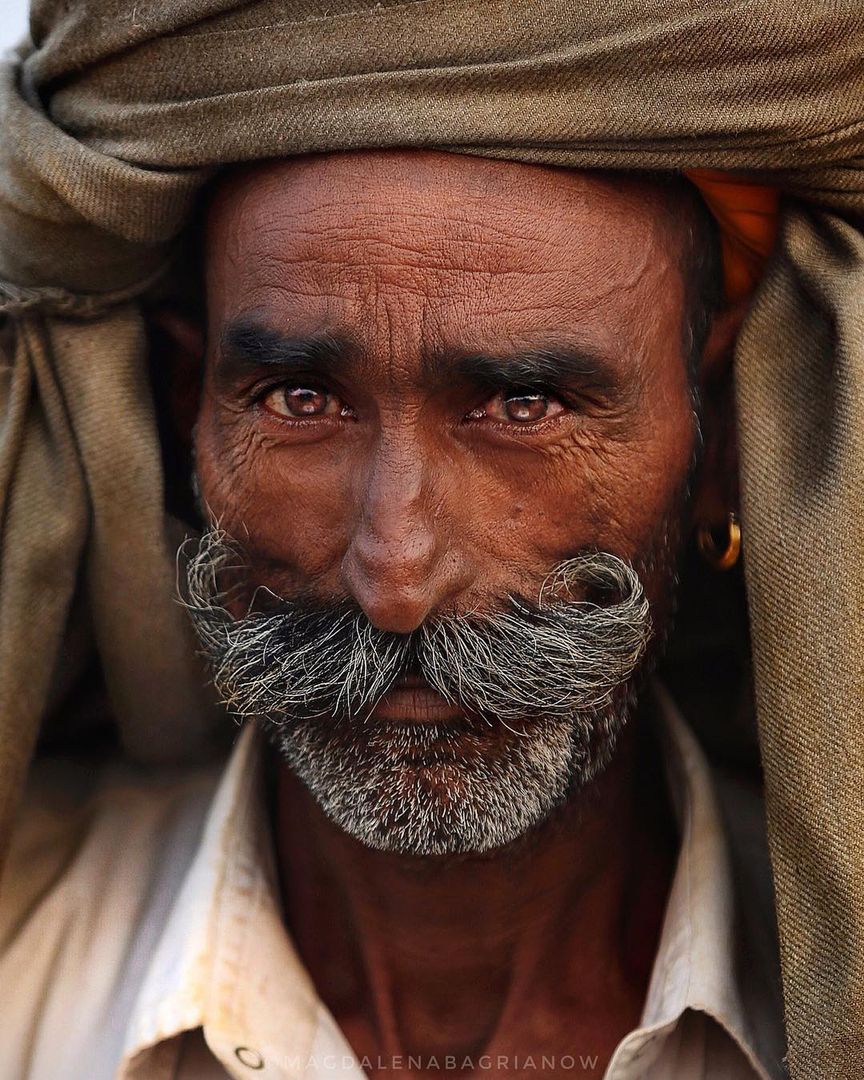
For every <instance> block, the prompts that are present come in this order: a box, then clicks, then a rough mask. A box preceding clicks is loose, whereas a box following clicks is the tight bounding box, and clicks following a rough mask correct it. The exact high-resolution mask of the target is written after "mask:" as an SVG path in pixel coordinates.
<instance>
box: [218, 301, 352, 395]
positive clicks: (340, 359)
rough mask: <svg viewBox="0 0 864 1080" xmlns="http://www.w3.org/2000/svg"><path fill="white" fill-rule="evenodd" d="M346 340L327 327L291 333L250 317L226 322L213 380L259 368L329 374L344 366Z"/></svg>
mask: <svg viewBox="0 0 864 1080" xmlns="http://www.w3.org/2000/svg"><path fill="white" fill-rule="evenodd" d="M349 351H350V344H349V343H348V342H347V341H346V340H345V339H344V338H340V337H337V336H336V335H335V334H332V333H330V332H328V331H321V332H318V333H314V334H304V335H300V336H296V337H295V336H292V335H290V334H283V333H281V332H280V331H279V330H274V329H272V328H271V327H269V326H265V325H264V324H262V323H260V322H257V321H256V320H254V319H250V318H248V317H243V318H239V319H234V320H233V321H232V322H230V323H228V325H227V326H226V327H225V329H224V331H223V332H222V336H221V339H220V347H219V351H218V355H217V357H216V363H215V367H214V373H215V377H216V379H217V381H220V382H231V381H234V380H236V379H239V378H242V377H244V376H249V375H258V374H260V373H261V370H262V369H265V370H266V369H271V370H273V371H275V372H278V373H280V374H286V375H287V374H291V373H292V372H301V371H302V372H309V371H314V372H316V373H318V374H321V375H331V374H333V373H334V372H335V371H337V370H339V369H344V366H345V363H346V359H347V356H348V353H349Z"/></svg>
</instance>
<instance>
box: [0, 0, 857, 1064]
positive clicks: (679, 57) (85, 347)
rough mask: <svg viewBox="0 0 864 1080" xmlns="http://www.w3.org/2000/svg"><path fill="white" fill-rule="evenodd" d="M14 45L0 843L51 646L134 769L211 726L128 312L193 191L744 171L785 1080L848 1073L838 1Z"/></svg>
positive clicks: (754, 521) (846, 301) (846, 47)
mask: <svg viewBox="0 0 864 1080" xmlns="http://www.w3.org/2000/svg"><path fill="white" fill-rule="evenodd" d="M31 31H32V43H28V44H27V45H26V46H24V47H23V48H22V50H21V52H20V55H19V56H18V57H16V58H13V59H12V60H10V61H9V62H8V63H6V65H5V67H4V68H3V70H2V74H0V297H2V309H3V311H4V312H5V315H6V319H5V327H4V331H3V332H4V333H5V335H6V337H5V339H4V348H5V351H6V357H7V359H6V363H5V365H4V366H3V367H2V368H0V416H2V421H0V423H2V427H0V508H2V509H0V513H2V537H0V819H2V820H3V822H8V819H9V816H10V813H11V810H12V807H13V804H14V799H15V797H16V795H17V791H18V789H19V787H20V784H21V780H22V777H23V775H24V772H25V770H26V764H27V760H28V757H29V754H30V751H31V747H32V743H33V739H34V736H35V732H36V729H37V725H38V723H39V720H40V718H41V717H42V716H43V715H44V713H45V712H46V710H47V709H48V708H49V707H50V704H51V701H50V700H49V696H50V693H51V687H52V686H56V679H55V678H54V676H55V673H56V672H58V671H63V670H66V668H67V667H68V666H69V664H70V662H71V660H70V653H69V651H68V650H69V649H70V647H71V646H70V644H69V643H70V642H71V641H73V640H75V638H74V635H73V636H70V631H69V627H70V626H72V627H79V628H80V627H82V626H83V627H84V628H85V630H87V628H88V627H89V631H88V632H90V633H92V636H93V637H94V639H95V641H96V644H97V646H98V650H99V656H100V660H101V664H102V667H103V669H104V672H105V678H106V681H107V684H108V687H109V690H110V693H111V697H112V704H113V708H114V711H115V712H116V714H117V716H118V719H119V723H120V726H121V730H122V732H123V733H124V737H125V740H126V743H127V747H128V748H129V749H130V751H131V752H134V753H136V754H137V755H138V756H139V757H142V758H148V759H150V760H158V759H159V757H160V756H163V757H167V758H171V759H175V758H176V757H177V756H178V755H179V754H180V753H181V752H182V751H183V750H188V749H190V748H194V746H193V744H194V743H195V742H196V739H197V738H198V737H199V736H201V737H203V735H204V733H205V732H206V728H207V722H206V713H207V709H206V704H205V703H203V702H202V700H201V694H200V690H199V687H200V683H201V679H200V675H199V673H198V672H197V671H196V669H195V667H194V664H193V661H192V659H191V654H192V648H191V645H190V643H189V641H188V639H187V636H186V634H187V630H186V627H185V625H184V622H183V618H182V613H181V612H180V611H178V609H177V607H176V605H174V604H173V603H172V599H171V596H172V589H173V578H174V571H173V555H172V545H171V543H170V540H169V536H168V531H167V526H166V521H165V516H164V513H163V496H162V477H161V471H160V469H161V467H160V457H159V445H158V438H157V433H156V425H155V421H154V409H153V405H152V401H151V396H150V390H149V384H148V377H147V344H146V336H145V326H144V322H143V318H142V315H141V311H140V307H139V298H140V297H141V296H142V295H144V294H145V293H146V292H147V290H148V289H149V288H150V286H151V284H152V282H153V281H154V280H155V279H156V278H157V277H158V275H159V274H160V271H161V270H162V269H163V268H164V266H165V265H166V262H167V260H168V259H169V257H170V255H171V252H172V249H173V247H174V245H175V241H176V239H177V237H178V234H179V233H180V232H181V230H182V228H183V226H184V223H185V222H186V221H187V220H188V218H189V215H190V211H191V209H192V207H193V205H194V203H195V199H196V194H197V192H198V191H199V189H200V187H201V185H202V183H203V182H204V181H205V180H206V179H207V178H208V177H209V176H210V175H212V173H213V171H214V170H215V169H217V168H218V167H219V166H220V165H222V164H224V163H226V162H237V161H247V160H252V159H257V158H262V157H279V156H285V155H292V154H301V153H308V152H313V151H327V150H332V149H351V148H361V147H393V146H400V147H404V146H423V147H437V148H439V149H445V150H453V151H461V152H468V153H481V154H486V155H490V156H495V157H501V158H508V159H513V160H519V161H527V162H537V163H547V164H553V165H563V166H572V167H576V168H605V169H647V170H700V171H701V170H709V171H713V175H714V177H715V181H718V183H719V178H718V176H717V174H718V172H719V173H727V174H728V173H732V174H735V175H739V176H744V177H745V178H746V179H747V180H748V181H753V182H755V183H757V184H761V185H764V186H767V187H768V188H772V187H773V188H776V189H777V190H778V191H779V192H780V210H781V220H780V224H779V231H778V235H777V240H776V244H775V245H774V250H773V254H772V257H771V260H770V262H769V265H768V266H767V268H766V271H765V274H764V276H763V278H762V281H761V284H760V286H759V288H758V290H757V292H756V294H755V296H754V299H753V302H752V305H751V307H750V310H749V314H748V317H747V320H746V322H745V324H744V327H743V329H742V331H741V334H740V335H739V339H738V343H737V348H736V357H735V365H736V367H735V372H736V385H737V408H738V415H739V440H740V455H741V489H742V516H743V524H744V528H745V535H746V543H747V563H746V572H747V586H748V599H749V605H750V615H751V622H752V634H753V653H754V665H755V679H756V693H757V710H758V721H759V730H760V741H761V749H762V756H763V764H764V769H765V777H766V797H767V809H768V822H769V838H770V843H771V854H772V865H773V872H774V880H775V887H776V896H777V910H778V922H779V929H780V938H781V953H782V962H783V979H784V994H785V1007H786V1020H787V1031H788V1037H789V1045H790V1057H789V1060H790V1065H791V1070H792V1074H793V1076H795V1077H800V1078H802V1080H812V1078H815V1077H832V1078H840V1077H858V1076H860V1075H862V1074H864V797H862V793H864V737H862V732H864V618H862V611H864V509H862V508H864V467H862V463H864V302H862V297H864V236H862V228H864V63H862V57H864V8H862V5H861V0H808V2H807V3H801V2H800V0H733V2H728V0H722V2H721V0H708V2H706V3H701V4H692V3H690V2H689V0H620V2H616V3H615V4H610V3H608V0H578V2H576V0H521V2H520V3H517V4H514V3H512V2H511V0H258V2H246V3H241V2H240V0H159V2H157V0H139V2H137V3H130V2H128V0H36V3H35V4H34V10H33V17H32V23H31ZM702 175H703V177H705V183H706V188H705V189H703V190H707V183H708V180H710V176H711V172H709V174H707V175H706V174H704V173H703V174H702ZM721 186H722V184H721ZM707 197H708V199H709V202H710V201H711V199H712V198H713V196H711V195H708V196H707ZM745 232H746V230H745ZM728 234H729V229H727V230H726V235H727V236H728ZM725 242H726V244H727V246H728V243H729V241H728V239H727V240H726V241H725ZM744 246H745V248H746V244H745V245H744ZM728 266H729V262H728V260H727V267H728ZM731 287H732V288H737V289H740V288H746V287H748V286H747V284H746V282H745V283H744V284H743V285H742V284H741V283H737V284H736V283H734V282H733V283H732V285H731Z"/></svg>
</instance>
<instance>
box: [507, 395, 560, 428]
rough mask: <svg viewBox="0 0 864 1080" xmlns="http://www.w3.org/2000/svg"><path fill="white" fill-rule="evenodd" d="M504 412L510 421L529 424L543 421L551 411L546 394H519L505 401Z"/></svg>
mask: <svg viewBox="0 0 864 1080" xmlns="http://www.w3.org/2000/svg"><path fill="white" fill-rule="evenodd" d="M504 411H505V412H506V413H507V419H508V420H516V421H517V422H518V423H520V424H528V423H531V422H532V421H533V420H542V419H544V417H545V416H546V414H547V412H548V411H549V398H547V397H546V395H545V394H519V395H518V396H515V395H514V396H513V397H508V398H505V399H504Z"/></svg>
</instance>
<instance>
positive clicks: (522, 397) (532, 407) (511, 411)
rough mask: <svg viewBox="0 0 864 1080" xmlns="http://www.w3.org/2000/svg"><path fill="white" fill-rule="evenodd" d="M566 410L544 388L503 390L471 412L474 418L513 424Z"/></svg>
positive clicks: (530, 421) (533, 420)
mask: <svg viewBox="0 0 864 1080" xmlns="http://www.w3.org/2000/svg"><path fill="white" fill-rule="evenodd" d="M562 412H564V406H563V405H562V403H561V402H560V401H559V400H558V398H556V397H554V396H553V395H551V394H544V393H543V391H542V390H528V389H526V390H522V389H518V390H501V391H499V392H498V393H497V394H496V395H495V396H494V397H493V398H490V399H489V401H487V402H486V404H485V405H483V406H482V407H481V408H479V409H474V410H473V411H472V412H471V413H469V418H470V419H472V420H482V419H483V418H488V419H490V420H498V421H504V422H505V423H506V422H509V423H511V424H533V423H536V422H537V421H538V420H548V419H549V418H550V417H553V416H558V415H559V414H560V413H562Z"/></svg>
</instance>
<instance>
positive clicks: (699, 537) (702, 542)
mask: <svg viewBox="0 0 864 1080" xmlns="http://www.w3.org/2000/svg"><path fill="white" fill-rule="evenodd" d="M726 527H727V529H728V533H729V535H728V538H727V540H726V547H725V548H723V549H722V550H721V549H720V548H719V547H718V546H717V542H716V540H715V539H714V533H713V532H712V531H711V529H708V528H706V527H705V526H704V525H700V526H699V528H698V529H697V530H696V544H697V545H698V547H699V553H700V555H701V556H702V558H703V559H704V560H705V562H706V563H708V565H709V566H710V567H712V569H714V570H731V569H732V567H733V566H734V565H735V563H737V562H738V559H739V558H740V556H741V525H740V524H739V521H738V515H737V514H736V513H735V511H734V510H730V511H729V519H728V521H727V525H726Z"/></svg>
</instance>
